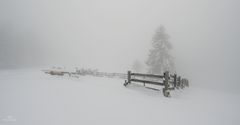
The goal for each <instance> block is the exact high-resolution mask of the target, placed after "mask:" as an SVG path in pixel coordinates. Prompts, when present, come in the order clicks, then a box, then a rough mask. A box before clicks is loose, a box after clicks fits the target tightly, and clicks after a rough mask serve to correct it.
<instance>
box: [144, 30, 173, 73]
mask: <svg viewBox="0 0 240 125" xmlns="http://www.w3.org/2000/svg"><path fill="white" fill-rule="evenodd" d="M152 47H153V48H152V49H151V50H150V53H149V57H148V60H147V62H146V64H147V66H148V72H149V73H153V74H162V73H163V72H165V71H170V72H174V71H175V68H174V67H175V66H174V59H173V57H172V56H171V54H170V50H171V49H172V44H171V43H170V42H169V35H168V34H167V33H166V31H165V28H164V26H160V27H159V28H158V29H157V30H156V33H155V35H154V36H153V39H152Z"/></svg>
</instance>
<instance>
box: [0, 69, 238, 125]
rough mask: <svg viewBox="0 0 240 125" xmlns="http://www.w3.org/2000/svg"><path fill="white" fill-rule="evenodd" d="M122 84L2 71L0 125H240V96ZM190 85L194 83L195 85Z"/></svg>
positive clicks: (101, 79)
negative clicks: (167, 91)
mask: <svg viewBox="0 0 240 125" xmlns="http://www.w3.org/2000/svg"><path fill="white" fill-rule="evenodd" d="M123 83H124V80H123V79H117V78H115V79H111V78H98V77H91V76H81V77H79V78H70V77H67V76H63V77H62V76H51V75H48V74H44V73H43V72H42V71H41V70H39V69H18V70H2V71H0V125H161V124H163V125H239V124H240V98H239V97H240V95H239V94H233V93H227V92H222V91H216V90H211V89H203V88H196V87H191V86H190V88H186V89H184V90H177V91H175V92H172V93H171V94H172V97H171V98H165V97H164V96H163V95H162V92H161V91H154V90H150V89H146V88H143V87H142V86H140V85H131V86H129V87H127V88H125V87H124V86H123ZM190 85H191V83H190Z"/></svg>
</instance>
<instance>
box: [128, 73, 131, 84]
mask: <svg viewBox="0 0 240 125" xmlns="http://www.w3.org/2000/svg"><path fill="white" fill-rule="evenodd" d="M128 83H131V71H128Z"/></svg>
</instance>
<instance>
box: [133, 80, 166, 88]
mask: <svg viewBox="0 0 240 125" xmlns="http://www.w3.org/2000/svg"><path fill="white" fill-rule="evenodd" d="M131 81H133V82H142V83H148V84H153V85H162V86H163V85H164V84H163V83H161V82H154V81H146V80H139V79H131Z"/></svg>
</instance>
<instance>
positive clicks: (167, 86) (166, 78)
mask: <svg viewBox="0 0 240 125" xmlns="http://www.w3.org/2000/svg"><path fill="white" fill-rule="evenodd" d="M136 77H137V78H139V77H141V79H137V78H136ZM132 82H140V83H143V85H144V86H145V84H153V85H160V86H163V89H162V91H163V95H164V96H165V97H170V90H175V89H179V88H181V89H183V88H184V87H188V86H189V82H188V80H187V79H181V77H180V76H177V74H174V75H171V74H170V73H169V72H168V71H167V72H165V73H164V74H163V75H154V74H140V73H132V72H131V71H128V73H127V80H125V83H124V86H125V87H126V86H127V85H129V84H131V83H132ZM147 88H148V87H147Z"/></svg>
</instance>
